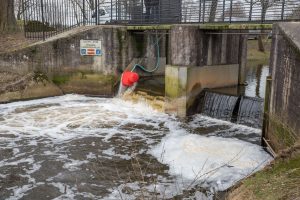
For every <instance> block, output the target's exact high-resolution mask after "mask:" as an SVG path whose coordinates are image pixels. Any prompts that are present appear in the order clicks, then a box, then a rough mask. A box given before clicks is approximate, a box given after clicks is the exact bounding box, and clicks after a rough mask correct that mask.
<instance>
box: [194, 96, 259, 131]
mask: <svg viewBox="0 0 300 200" xmlns="http://www.w3.org/2000/svg"><path fill="white" fill-rule="evenodd" d="M197 104H198V105H197V106H196V110H195V111H196V112H197V113H202V114H204V115H207V116H209V117H212V118H217V119H222V120H226V121H231V122H234V123H238V124H243V125H247V126H251V127H254V128H261V127H262V118H263V99H260V98H254V97H244V96H240V97H238V96H231V95H225V94H219V93H215V92H210V91H206V92H205V94H204V95H201V98H200V99H199V98H198V99H197Z"/></svg>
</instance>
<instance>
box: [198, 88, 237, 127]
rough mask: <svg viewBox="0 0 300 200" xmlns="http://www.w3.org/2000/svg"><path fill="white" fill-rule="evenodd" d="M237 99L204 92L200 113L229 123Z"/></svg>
mask: <svg viewBox="0 0 300 200" xmlns="http://www.w3.org/2000/svg"><path fill="white" fill-rule="evenodd" d="M237 100H238V97H235V96H229V95H222V94H217V93H213V92H206V93H205V97H204V104H203V109H202V113H203V114H205V115H207V116H209V117H212V118H217V119H222V120H226V121H230V120H231V118H232V113H233V109H234V107H235V105H236V103H237Z"/></svg>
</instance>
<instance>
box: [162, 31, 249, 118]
mask: <svg viewBox="0 0 300 200" xmlns="http://www.w3.org/2000/svg"><path fill="white" fill-rule="evenodd" d="M234 32H235V33H237V32H239V31H237V30H235V31H234ZM231 33H232V32H231V31H229V30H209V29H205V30H203V29H199V27H198V26H194V25H176V26H173V27H172V28H171V30H170V42H169V44H170V45H169V49H170V55H169V56H170V59H168V60H170V66H168V67H167V68H166V73H165V76H166V99H167V105H166V111H167V112H168V113H172V114H176V115H178V116H180V117H184V116H186V115H187V114H188V113H187V111H188V110H189V107H190V106H191V105H192V104H193V103H194V99H195V97H196V96H197V95H198V94H199V93H200V92H201V91H202V90H203V89H204V88H218V87H227V86H236V85H239V84H244V82H245V68H246V60H247V35H246V34H231Z"/></svg>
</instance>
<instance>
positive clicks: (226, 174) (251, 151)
mask: <svg viewBox="0 0 300 200" xmlns="http://www.w3.org/2000/svg"><path fill="white" fill-rule="evenodd" d="M0 115H1V118H3V120H2V121H1V122H0V130H1V135H5V134H9V135H14V136H15V137H12V138H9V139H4V140H1V141H2V142H1V143H0V149H11V150H12V152H13V157H12V158H9V159H4V160H1V161H0V167H4V166H17V165H20V166H21V165H22V166H25V167H24V168H26V169H27V170H25V171H26V173H27V174H26V175H23V176H26V177H27V178H29V179H30V181H32V182H35V180H34V179H33V178H32V177H31V176H33V175H32V174H33V173H34V172H37V171H39V170H41V168H42V167H41V163H42V161H35V160H34V159H33V158H35V157H33V156H30V155H33V154H34V156H40V155H41V156H40V157H39V160H40V159H45V158H43V157H46V158H47V159H49V158H51V159H54V160H55V161H57V162H62V163H63V164H64V165H63V167H64V170H67V171H78V170H82V169H81V168H82V167H81V166H82V165H85V164H87V165H89V164H90V162H92V161H91V160H90V159H95V158H97V156H96V155H98V153H100V154H102V158H103V157H104V158H108V159H113V158H114V157H118V158H120V159H124V160H130V159H131V158H132V156H131V153H132V152H130V150H128V148H127V149H126V148H124V149H121V150H120V151H119V149H116V148H117V147H116V143H115V142H114V141H113V139H115V138H118V139H121V140H123V142H124V141H126V142H127V141H132V139H136V138H138V140H142V141H143V144H146V145H144V146H143V147H140V149H138V152H139V154H144V153H145V152H146V153H147V152H148V148H152V149H151V150H150V151H149V153H151V154H152V155H154V156H155V157H156V158H157V159H158V160H159V161H160V162H162V163H164V164H167V165H169V166H170V171H169V173H170V174H171V175H174V177H173V178H174V182H170V180H164V179H163V178H160V179H159V180H158V183H157V185H151V184H150V185H147V186H145V187H144V188H145V189H147V190H149V191H154V189H155V190H156V191H159V192H160V193H161V194H160V195H162V194H164V195H167V197H168V198H172V197H173V196H175V195H177V194H178V193H180V192H182V190H183V189H184V188H185V187H186V186H185V185H180V187H178V182H184V183H185V184H190V183H191V182H193V178H195V175H196V174H197V172H199V171H200V170H201V169H202V167H203V169H202V170H201V172H202V174H205V172H209V171H210V170H212V169H215V168H218V166H223V165H224V164H227V165H224V166H223V167H221V168H220V169H219V170H217V171H214V173H208V174H209V175H203V176H201V177H200V178H199V180H198V183H199V182H200V183H201V184H202V185H203V186H207V187H209V188H212V189H213V190H214V189H215V190H223V189H224V188H227V187H229V186H231V185H232V184H233V183H234V182H235V181H237V180H239V179H240V178H242V177H244V176H245V175H248V174H249V173H251V172H253V171H256V170H258V169H260V168H262V167H263V166H264V165H265V161H269V160H270V159H271V158H270V156H269V155H268V154H266V153H265V152H264V151H263V150H262V148H261V147H260V146H257V145H253V144H249V143H246V142H243V141H240V140H237V139H232V138H227V139H226V138H222V137H216V136H212V137H205V136H199V135H193V134H190V132H193V129H197V128H199V127H213V126H220V125H221V126H222V125H224V126H226V127H228V128H227V129H226V130H225V131H224V133H222V135H225V134H226V136H228V137H232V136H234V134H235V133H237V134H243V135H250V134H256V135H257V136H259V135H260V130H257V129H252V128H249V127H246V126H241V125H235V124H232V123H229V122H224V121H221V120H214V119H211V118H208V117H203V116H201V115H197V116H195V117H194V119H193V120H192V121H190V122H189V123H188V124H186V123H183V122H180V121H178V120H177V119H176V118H175V117H174V116H169V115H167V114H164V113H160V112H157V111H154V110H153V109H152V108H151V107H149V106H148V105H146V104H145V103H137V104H135V103H131V102H126V101H123V100H121V99H103V98H90V97H85V96H80V95H65V96H61V97H53V98H46V99H40V100H33V101H25V102H15V103H11V104H5V105H1V104H0ZM139 127H142V128H139ZM143 127H148V128H143ZM191 130H192V131H191ZM218 133H220V132H218V131H216V130H214V131H213V132H211V133H209V134H210V135H218ZM88 137H93V138H95V137H97V143H96V142H89V143H87V144H90V146H92V147H95V146H98V145H102V142H103V143H105V145H108V146H107V149H106V150H104V151H103V149H102V150H99V151H98V152H97V153H95V152H93V153H92V152H89V153H88V154H87V155H85V156H84V157H83V159H81V158H74V157H73V156H72V155H70V153H71V152H70V151H69V149H68V144H69V142H72V141H73V140H77V141H80V139H83V138H88ZM162 137H164V138H163V140H162V141H161V138H162ZM98 139H99V141H98ZM100 141H101V142H100ZM98 142H100V143H98ZM65 143H66V144H67V145H66V146H65V147H66V148H62V147H59V146H60V145H61V144H63V146H64V144H65ZM158 143H159V144H158ZM41 144H43V145H42V146H43V149H41V151H42V152H41V153H38V152H35V148H36V146H37V147H39V145H41ZM87 144H85V145H87ZM96 144H97V145H96ZM154 144H157V145H156V146H154V147H153V145H154ZM23 146H26V147H28V149H29V150H28V149H27V148H23ZM72 146H73V144H72ZM128 146H130V144H129V145H128ZM105 147H106V146H105ZM78 148H81V146H78ZM118 148H119V147H118ZM121 148H122V147H121ZM103 155H104V156H103ZM71 158H74V159H71ZM98 158H99V159H101V156H99V155H98ZM37 160H38V159H37ZM28 166H29V167H28ZM57 173H58V174H59V172H57ZM1 176H2V175H1ZM3 176H6V175H3ZM180 176H182V177H183V178H184V179H185V180H184V181H181V177H180ZM178 177H179V178H178ZM204 177H205V178H204ZM176 178H177V180H176ZM179 180H180V181H179ZM52 181H53V177H52V178H50V177H47V178H46V182H47V183H49V182H52ZM176 182H177V183H176ZM26 184H27V183H26ZM35 185H36V184H35ZM29 186H30V184H28V185H23V186H20V187H15V188H13V189H12V190H14V191H15V192H14V194H15V197H16V198H17V197H18V198H19V197H20V198H21V197H22V196H24V194H25V193H26V192H28V191H29V190H30V189H32V187H29ZM53 186H55V187H57V188H59V190H60V191H61V193H63V194H62V195H61V196H60V197H58V198H57V199H63V198H69V199H72V198H74V197H75V196H76V195H77V194H80V195H83V196H89V195H90V196H91V197H94V196H93V194H86V193H80V192H78V191H77V188H76V187H71V186H68V185H67V186H66V185H64V184H63V183H53ZM127 186H128V185H127ZM129 186H130V188H131V189H133V190H138V189H137V188H136V187H135V184H134V183H133V184H131V185H129ZM34 187H35V186H34ZM123 187H124V185H123V186H122V185H120V188H118V189H116V188H112V189H111V192H112V193H111V195H109V198H111V199H113V198H114V197H117V196H118V195H119V194H120V193H119V189H122V188H123ZM65 189H66V190H67V192H66V194H64V192H65V191H64V190H65ZM136 194H138V191H136ZM126 195H127V196H126ZM196 196H200V197H201V196H202V194H197V195H196ZM118 197H119V196H118ZM124 197H128V199H130V198H135V194H130V195H128V194H124ZM160 197H162V196H160ZM95 198H98V197H95ZM98 199H99V198H98ZM104 199H105V198H104Z"/></svg>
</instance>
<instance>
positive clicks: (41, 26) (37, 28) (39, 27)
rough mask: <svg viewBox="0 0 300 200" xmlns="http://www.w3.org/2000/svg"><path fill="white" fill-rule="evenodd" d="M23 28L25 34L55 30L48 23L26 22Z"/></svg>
mask: <svg viewBox="0 0 300 200" xmlns="http://www.w3.org/2000/svg"><path fill="white" fill-rule="evenodd" d="M24 28H25V31H26V32H42V31H46V32H48V31H55V28H54V27H51V26H50V25H49V23H48V22H45V23H42V22H40V21H28V22H27V23H26V24H25V27H24Z"/></svg>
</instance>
